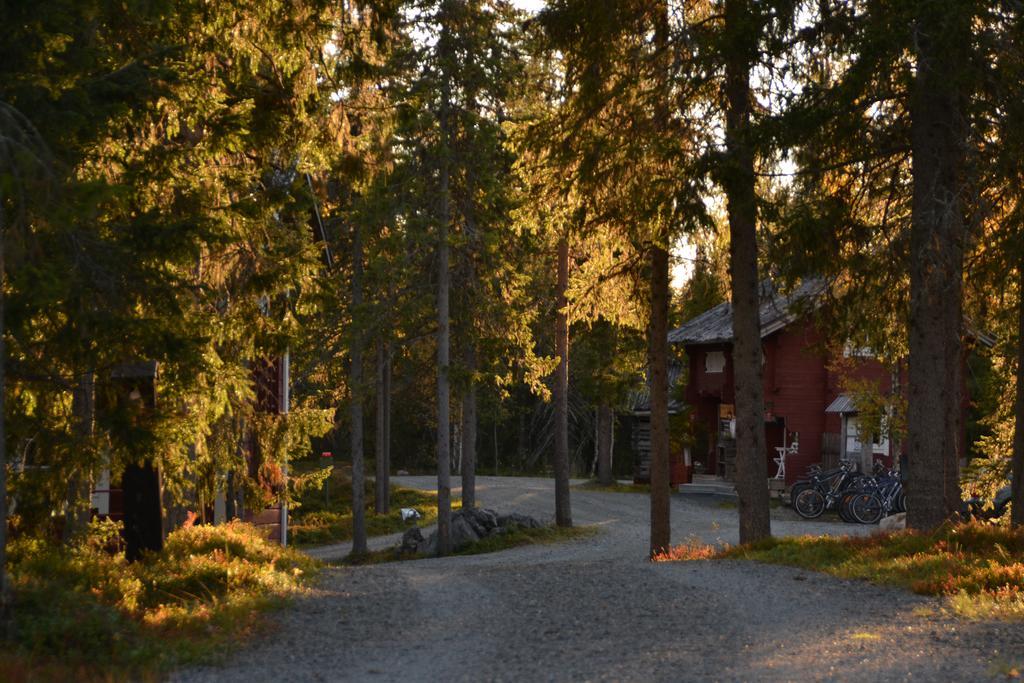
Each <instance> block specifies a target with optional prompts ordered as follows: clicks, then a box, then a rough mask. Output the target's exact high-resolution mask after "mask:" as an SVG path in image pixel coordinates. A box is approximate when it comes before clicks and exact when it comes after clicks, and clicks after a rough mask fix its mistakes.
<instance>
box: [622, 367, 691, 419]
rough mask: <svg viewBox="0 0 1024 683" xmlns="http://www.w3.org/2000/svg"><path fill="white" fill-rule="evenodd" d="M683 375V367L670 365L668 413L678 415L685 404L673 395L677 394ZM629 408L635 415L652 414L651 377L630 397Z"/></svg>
mask: <svg viewBox="0 0 1024 683" xmlns="http://www.w3.org/2000/svg"><path fill="white" fill-rule="evenodd" d="M682 374H683V367H682V366H681V365H680V364H678V363H669V365H668V412H669V413H678V412H679V411H680V410H682V408H683V404H682V403H681V402H680V401H679V400H677V399H676V398H675V397H674V396H673V394H675V393H676V391H675V390H676V384H677V383H678V382H679V379H680V377H681V376H682ZM629 407H630V410H632V411H633V412H634V413H649V412H651V384H650V377H648V379H647V381H646V382H644V383H643V385H642V386H641V387H640V388H638V389H637V390H636V391H634V392H633V393H631V394H630V396H629Z"/></svg>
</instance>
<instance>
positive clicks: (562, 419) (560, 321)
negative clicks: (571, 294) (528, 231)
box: [551, 236, 572, 527]
mask: <svg viewBox="0 0 1024 683" xmlns="http://www.w3.org/2000/svg"><path fill="white" fill-rule="evenodd" d="M568 288H569V240H568V239H567V238H566V237H564V236H563V237H562V238H561V239H559V240H558V284H557V288H556V292H555V298H556V301H557V304H556V305H557V306H558V311H557V312H556V313H555V353H556V354H557V355H558V368H557V369H556V370H555V386H554V391H553V392H552V393H553V394H554V400H555V450H554V457H553V460H552V463H551V464H552V467H553V469H554V471H555V523H556V524H557V525H558V526H564V527H570V526H572V506H571V504H570V502H569V315H568V311H567V310H566V307H567V305H568V300H567V299H566V290H568Z"/></svg>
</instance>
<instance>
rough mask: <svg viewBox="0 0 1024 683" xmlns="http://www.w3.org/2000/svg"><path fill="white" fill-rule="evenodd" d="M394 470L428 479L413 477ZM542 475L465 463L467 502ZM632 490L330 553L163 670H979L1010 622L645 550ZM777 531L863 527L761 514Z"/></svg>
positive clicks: (1007, 659)
mask: <svg viewBox="0 0 1024 683" xmlns="http://www.w3.org/2000/svg"><path fill="white" fill-rule="evenodd" d="M400 483H401V484H403V485H406V486H422V487H424V488H431V487H432V486H433V482H432V481H431V480H430V479H429V478H417V477H411V478H403V479H402V480H401V481H400ZM552 495H553V494H552V486H551V483H550V482H549V481H546V480H539V479H523V478H493V477H482V478H481V479H480V482H479V496H478V497H479V499H480V501H481V504H482V505H484V506H486V507H492V508H496V509H499V510H501V511H512V510H515V511H518V512H525V513H528V514H532V515H534V516H538V517H542V518H550V516H551V511H552V510H553V502H552ZM647 506H648V503H647V498H646V497H645V496H642V495H637V494H621V493H596V492H588V491H580V490H573V514H574V519H575V521H576V522H577V523H579V524H597V525H599V526H601V527H602V533H600V534H599V535H597V536H596V537H593V538H589V539H586V540H582V541H576V542H571V543H565V544H561V545H554V546H535V547H526V548H519V549H515V550H510V551H506V552H503V553H495V554H491V555H479V556H471V557H462V558H445V559H440V560H437V559H432V560H422V561H417V562H405V563H395V564H388V565H378V566H374V567H362V568H350V569H331V570H327V572H326V576H325V578H324V580H323V582H322V584H321V587H320V589H319V590H318V591H317V592H316V593H315V594H313V595H311V596H309V597H308V598H304V599H302V600H300V601H299V602H298V603H297V604H296V605H295V606H294V607H293V608H290V609H288V610H286V611H284V612H282V613H280V614H279V615H278V616H277V620H278V621H279V622H280V624H279V625H280V628H278V629H276V632H275V633H274V634H273V635H271V636H270V637H269V638H267V639H266V640H265V641H263V642H261V643H260V644H259V645H258V646H256V647H254V648H252V649H250V650H247V651H243V652H239V653H236V654H235V655H234V656H232V657H231V658H229V659H228V661H227V662H226V663H225V664H224V665H223V666H219V667H215V668H205V669H197V670H191V671H183V672H180V673H179V674H177V675H176V676H175V677H174V679H175V680H179V681H221V680H228V681H246V682H252V681H273V680H288V681H292V680H314V681H315V680H324V681H330V680H380V681H408V680H415V681H421V680H422V681H437V680H445V681H448V680H467V681H481V680H486V681H491V680H494V681H504V680H508V681H512V680H517V681H521V680H558V681H561V680H674V681H678V680H792V679H797V678H800V679H811V680H819V679H844V680H896V679H907V678H913V679H924V680H978V679H983V678H990V677H999V676H1000V675H1001V674H1002V672H1004V671H1005V670H1006V669H1007V668H1009V667H1010V666H1011V665H1020V664H1021V663H1024V628H1022V627H1021V626H1020V625H1012V624H999V623H994V624H988V623H970V622H966V621H962V620H959V619H956V618H952V617H946V616H942V615H941V613H940V612H939V610H938V609H937V607H938V603H937V602H936V601H935V600H932V599H927V598H922V597H918V596H914V595H911V594H908V593H906V592H903V591H898V590H894V589H883V588H878V587H875V586H870V585H868V584H863V583H859V582H845V581H840V580H837V579H833V578H830V577H826V576H823V575H817V574H811V573H808V572H803V571H799V570H794V569H788V568H782V567H771V566H765V565H759V564H754V563H739V562H736V563H733V562H712V563H705V562H691V563H675V564H651V563H649V562H647V561H646V560H645V559H644V557H645V551H646V547H647V515H648V512H647V510H648V507H647ZM672 515H673V519H672V523H673V530H674V531H673V540H674V541H675V542H682V541H683V540H685V539H686V538H687V537H688V536H691V535H693V536H697V537H699V538H701V539H703V540H706V541H714V540H719V539H721V540H724V541H727V542H735V540H736V533H737V530H736V521H735V519H736V512H735V510H732V509H722V508H721V507H719V506H718V505H717V504H716V503H714V502H708V501H694V500H688V499H684V498H682V497H680V496H676V497H675V498H674V499H673V507H672ZM774 517H775V519H774V520H773V531H774V533H776V534H803V533H828V532H831V533H837V532H845V533H848V532H850V531H854V530H858V531H859V530H862V528H858V527H851V526H849V525H842V524H837V523H815V524H810V523H807V522H803V521H799V520H797V519H795V518H794V517H793V516H792V513H791V512H790V511H788V510H777V511H775V512H774Z"/></svg>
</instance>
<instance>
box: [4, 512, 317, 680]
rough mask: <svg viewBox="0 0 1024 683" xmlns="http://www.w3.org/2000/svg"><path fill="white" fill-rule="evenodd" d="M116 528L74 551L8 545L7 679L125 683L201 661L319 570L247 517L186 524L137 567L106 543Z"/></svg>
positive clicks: (99, 529) (100, 531) (38, 544)
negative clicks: (245, 520)
mask: <svg viewBox="0 0 1024 683" xmlns="http://www.w3.org/2000/svg"><path fill="white" fill-rule="evenodd" d="M115 531H116V529H115ZM110 535H111V527H110V526H109V523H104V524H94V525H93V526H92V528H91V529H90V533H89V534H88V535H87V536H86V537H85V538H84V539H83V540H82V541H81V542H79V543H78V544H76V545H74V546H72V547H62V546H55V545H52V544H50V543H47V542H44V541H40V540H38V539H27V538H23V539H19V540H17V541H15V542H13V543H12V544H11V547H10V556H9V560H10V562H9V571H10V580H11V587H12V594H13V596H14V603H13V606H12V610H11V618H10V622H9V624H8V625H7V633H6V638H5V639H4V640H3V649H2V651H0V679H3V680H19V679H24V680H32V679H35V678H38V679H47V680H52V679H54V678H57V679H60V678H65V677H66V678H72V677H73V678H77V679H82V678H83V677H84V678H85V679H88V678H93V677H95V678H101V679H110V678H113V679H115V680H117V679H121V678H135V677H139V676H145V675H147V674H148V673H152V672H157V671H161V670H163V669H166V668H167V667H169V666H172V665H176V664H180V663H183V662H187V661H192V660H197V659H205V658H207V657H208V656H210V655H212V654H214V653H216V652H217V651H218V650H219V649H221V648H222V647H223V645H224V644H225V642H226V641H230V640H232V639H234V638H237V637H238V636H240V635H241V634H243V633H245V632H246V631H248V630H250V629H251V628H253V627H254V626H256V624H257V623H258V615H259V612H260V611H261V610H262V609H263V608H266V607H269V606H271V605H273V604H274V603H275V602H277V601H278V600H280V599H281V598H283V597H285V596H287V595H290V594H294V593H296V592H299V591H301V590H303V589H304V585H305V582H306V579H307V577H309V576H311V575H313V574H315V571H316V568H317V564H316V562H315V561H314V560H312V559H310V558H308V557H307V556H305V555H303V554H302V553H299V552H298V551H295V550H292V549H288V548H281V547H280V546H278V545H276V544H274V543H271V542H269V541H267V540H266V539H265V538H263V536H261V535H260V533H259V532H258V531H257V530H256V529H255V528H254V527H252V526H251V525H248V524H243V523H241V522H233V523H231V524H227V525H223V526H216V527H212V526H193V527H188V528H183V529H179V530H177V531H174V532H173V533H171V534H170V535H169V536H168V538H167V542H166V545H165V547H164V550H163V552H161V553H159V554H153V555H149V556H146V557H144V558H143V559H142V560H140V561H138V562H135V563H132V564H129V563H127V562H126V561H125V560H124V556H123V555H120V554H110V553H109V552H107V550H105V548H107V547H109V542H110ZM40 672H46V673H45V674H41V673H40Z"/></svg>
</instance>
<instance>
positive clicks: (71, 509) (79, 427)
mask: <svg viewBox="0 0 1024 683" xmlns="http://www.w3.org/2000/svg"><path fill="white" fill-rule="evenodd" d="M95 387H96V383H95V376H94V375H93V373H91V372H85V373H82V375H81V376H79V378H78V386H77V387H75V389H74V391H73V392H72V396H71V413H72V414H73V415H74V416H75V432H76V436H77V438H78V442H79V445H80V447H81V449H82V452H83V453H86V452H87V451H89V450H90V449H91V444H90V442H91V440H92V436H93V424H94V422H95V417H96V400H95V399H96V392H95ZM81 460H83V461H85V462H84V463H80V464H79V467H77V468H76V469H75V470H74V471H73V472H72V474H71V476H70V477H69V478H68V487H67V500H66V505H67V508H66V510H65V513H64V534H63V536H64V539H63V540H64V542H65V543H69V542H71V540H72V539H73V538H75V537H76V536H78V535H80V534H81V533H83V532H84V531H85V529H86V527H87V526H88V525H89V518H90V517H91V516H92V515H91V510H90V507H89V497H90V495H91V493H92V483H93V482H92V463H91V462H90V460H91V458H90V457H89V456H88V455H87V456H86V457H84V458H81Z"/></svg>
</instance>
